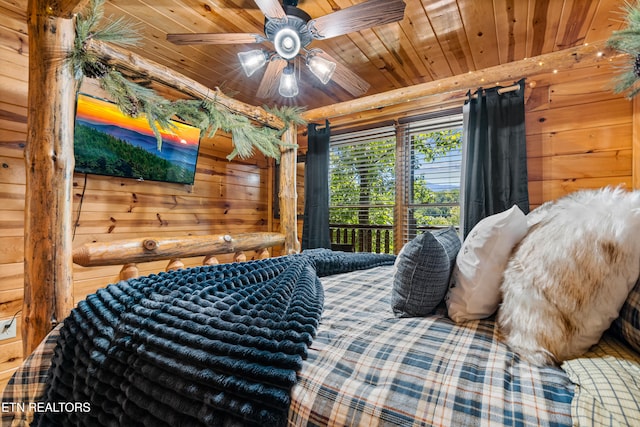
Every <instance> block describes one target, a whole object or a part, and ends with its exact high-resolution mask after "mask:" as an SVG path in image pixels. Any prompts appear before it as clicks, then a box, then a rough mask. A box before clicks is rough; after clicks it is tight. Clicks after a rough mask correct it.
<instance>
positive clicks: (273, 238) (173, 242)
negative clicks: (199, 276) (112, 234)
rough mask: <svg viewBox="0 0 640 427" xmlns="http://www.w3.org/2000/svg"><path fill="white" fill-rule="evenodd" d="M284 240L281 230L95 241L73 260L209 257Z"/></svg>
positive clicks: (107, 262) (124, 261) (93, 262)
mask: <svg viewBox="0 0 640 427" xmlns="http://www.w3.org/2000/svg"><path fill="white" fill-rule="evenodd" d="M284 242H285V235H284V234H281V233H271V232H257V233H238V234H235V235H233V236H232V235H230V234H214V235H206V236H186V237H181V238H166V237H147V238H143V239H126V240H116V241H112V242H94V243H86V244H84V245H82V246H79V247H77V248H75V249H74V250H73V262H74V263H76V264H78V265H81V266H83V267H97V266H105V265H120V264H135V263H139V262H149V261H158V260H164V259H169V260H170V259H179V258H188V257H195V256H207V257H210V256H212V255H216V254H227V253H235V254H239V253H242V252H243V251H249V250H260V249H265V248H270V247H273V246H281V245H283V244H284ZM261 256H264V251H263V252H261ZM245 258H246V257H245Z"/></svg>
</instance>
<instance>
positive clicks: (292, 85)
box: [278, 65, 298, 98]
mask: <svg viewBox="0 0 640 427" xmlns="http://www.w3.org/2000/svg"><path fill="white" fill-rule="evenodd" d="M278 93H280V95H282V96H284V97H285V98H291V97H294V96H296V95H297V94H298V82H297V81H296V75H295V73H294V68H293V66H291V65H287V66H286V67H285V69H284V70H282V74H281V75H280V87H279V88H278Z"/></svg>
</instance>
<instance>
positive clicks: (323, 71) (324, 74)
mask: <svg viewBox="0 0 640 427" xmlns="http://www.w3.org/2000/svg"><path fill="white" fill-rule="evenodd" d="M307 67H309V69H310V70H311V72H312V73H313V74H314V75H315V76H316V77H317V78H318V79H320V81H321V82H322V84H323V85H326V84H327V83H328V82H329V80H331V77H332V76H333V73H334V71H336V63H335V62H331V61H329V60H328V59H325V58H322V57H321V56H318V55H314V56H311V57H309V59H307Z"/></svg>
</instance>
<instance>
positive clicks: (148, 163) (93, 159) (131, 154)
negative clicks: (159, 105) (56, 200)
mask: <svg viewBox="0 0 640 427" xmlns="http://www.w3.org/2000/svg"><path fill="white" fill-rule="evenodd" d="M174 125H175V129H173V128H172V129H168V130H161V133H162V147H161V149H160V150H158V144H157V140H156V136H155V134H154V133H153V130H152V129H151V127H150V126H149V124H148V123H147V119H146V117H145V116H144V115H143V114H140V116H139V117H137V118H132V117H129V116H127V115H126V114H124V113H122V112H121V111H120V110H119V109H118V106H117V105H116V104H115V103H113V102H110V101H107V100H105V99H101V98H97V97H94V96H90V95H87V94H84V93H79V94H78V102H77V106H76V116H75V132H74V144H73V145H74V150H75V162H76V165H75V171H76V172H79V173H90V174H97V175H107V176H117V177H123V178H134V179H138V180H145V181H147V180H148V181H162V182H173V183H179V184H193V181H194V179H195V172H196V161H197V160H198V149H199V146H200V129H198V128H196V127H194V126H191V125H187V124H185V123H181V122H177V121H174Z"/></svg>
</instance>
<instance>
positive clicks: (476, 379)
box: [2, 266, 574, 427]
mask: <svg viewBox="0 0 640 427" xmlns="http://www.w3.org/2000/svg"><path fill="white" fill-rule="evenodd" d="M392 275H393V267H391V266H387V267H376V268H373V269H369V270H363V271H355V272H352V273H347V274H340V275H333V276H328V277H324V278H322V279H321V281H322V283H323V285H324V289H325V308H324V312H323V317H322V321H321V325H320V327H319V329H318V335H317V336H316V338H315V340H314V341H313V343H312V345H311V347H310V349H309V356H308V359H307V360H306V361H305V362H304V363H303V367H302V370H301V371H300V372H299V380H298V382H297V384H296V385H295V386H294V388H293V390H292V404H291V406H290V410H289V421H288V422H289V425H290V426H325V425H333V426H367V427H369V426H392V425H400V426H431V425H435V426H445V425H446V426H473V425H477V426H482V425H486V426H490V425H511V426H562V425H571V424H572V420H571V400H572V397H573V390H574V384H573V383H572V382H571V381H570V380H569V378H568V377H567V375H566V374H565V373H564V371H562V370H561V369H559V368H553V367H546V368H537V367H534V366H531V365H529V364H527V363H523V362H520V360H519V359H518V357H517V356H516V355H514V354H513V353H511V352H510V351H509V350H508V349H507V348H506V347H505V346H504V345H503V344H501V343H499V342H498V341H497V340H496V339H495V332H494V322H493V321H492V320H483V321H473V322H468V323H466V324H464V325H459V326H457V325H455V324H454V323H453V322H452V321H451V320H449V319H448V318H447V317H446V316H445V314H444V310H441V311H440V312H439V314H436V315H433V316H429V317H425V318H403V319H398V318H395V317H394V316H393V313H392V311H391V305H390V295H391V284H392ZM54 343H55V339H51V338H50V339H48V340H47V341H46V342H45V343H44V344H43V346H42V347H41V349H40V351H41V352H44V353H45V354H46V353H47V352H49V354H50V353H51V346H52V345H53V344H54ZM39 359H40V356H38V355H34V359H33V360H34V363H35V366H29V365H28V363H26V364H25V366H23V368H22V369H21V371H19V372H18V373H17V374H16V375H15V376H14V378H12V380H11V382H10V384H9V386H8V387H7V389H6V390H5V394H4V396H3V402H23V401H28V400H30V399H37V397H36V396H37V394H38V390H44V387H42V385H41V384H37V383H38V382H41V381H43V380H44V379H45V378H46V374H45V375H43V373H44V371H45V370H46V360H42V362H43V363H45V367H42V366H39V365H38V364H39ZM29 375H33V378H31V379H30V378H27V377H29ZM34 382H35V383H36V384H34ZM25 384H28V385H25ZM2 415H3V417H4V418H3V421H5V422H6V424H4V423H3V425H12V424H10V422H9V421H8V418H9V416H10V415H11V416H12V414H9V413H6V412H3V414H2ZM18 415H19V416H20V417H23V420H22V421H20V422H18V423H16V424H14V425H24V424H23V423H26V421H24V420H26V418H27V416H28V414H22V413H20V412H19V411H18Z"/></svg>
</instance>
